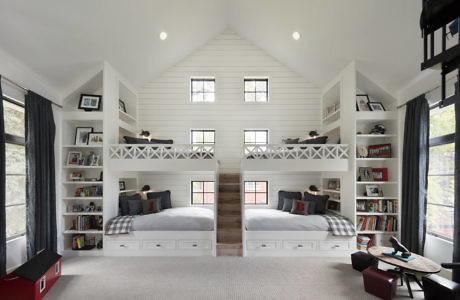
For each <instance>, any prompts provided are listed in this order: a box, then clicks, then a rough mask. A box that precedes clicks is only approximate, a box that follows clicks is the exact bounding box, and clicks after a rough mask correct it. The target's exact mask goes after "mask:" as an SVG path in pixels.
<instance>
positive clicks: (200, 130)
mask: <svg viewBox="0 0 460 300" xmlns="http://www.w3.org/2000/svg"><path fill="white" fill-rule="evenodd" d="M194 132H203V142H195V141H194V140H193V133H194ZM205 132H212V133H214V139H213V142H212V143H205V142H204V133H205ZM190 143H191V144H192V145H215V144H216V131H215V130H214V129H191V130H190Z"/></svg>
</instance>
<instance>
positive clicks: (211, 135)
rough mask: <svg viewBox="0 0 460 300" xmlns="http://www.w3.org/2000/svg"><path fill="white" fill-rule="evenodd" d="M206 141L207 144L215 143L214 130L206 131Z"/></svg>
mask: <svg viewBox="0 0 460 300" xmlns="http://www.w3.org/2000/svg"><path fill="white" fill-rule="evenodd" d="M204 143H205V144H214V131H205V132H204Z"/></svg>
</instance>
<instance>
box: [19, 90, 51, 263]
mask: <svg viewBox="0 0 460 300" xmlns="http://www.w3.org/2000/svg"><path fill="white" fill-rule="evenodd" d="M25 114H26V193H27V230H26V234H27V257H28V259H30V258H31V257H32V256H34V255H35V254H36V253H37V252H38V251H40V250H41V249H48V250H51V251H56V250H57V233H56V232H57V229H56V182H55V166H54V137H55V133H56V127H55V125H54V117H53V110H52V108H51V102H50V101H49V100H47V99H45V98H43V97H41V96H40V95H37V94H35V93H34V92H30V91H29V92H28V93H27V95H26V105H25Z"/></svg>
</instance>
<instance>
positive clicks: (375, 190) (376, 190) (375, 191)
mask: <svg viewBox="0 0 460 300" xmlns="http://www.w3.org/2000/svg"><path fill="white" fill-rule="evenodd" d="M366 195H367V196H368V197H382V196H383V192H382V189H381V188H380V187H379V186H378V185H374V184H372V185H366Z"/></svg>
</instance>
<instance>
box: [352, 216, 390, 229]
mask: <svg viewBox="0 0 460 300" xmlns="http://www.w3.org/2000/svg"><path fill="white" fill-rule="evenodd" d="M356 228H357V229H358V231H374V230H376V231H397V230H398V220H397V219H396V217H394V216H360V217H359V220H358V225H357V226H356Z"/></svg>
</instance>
